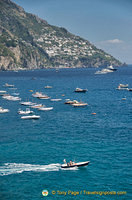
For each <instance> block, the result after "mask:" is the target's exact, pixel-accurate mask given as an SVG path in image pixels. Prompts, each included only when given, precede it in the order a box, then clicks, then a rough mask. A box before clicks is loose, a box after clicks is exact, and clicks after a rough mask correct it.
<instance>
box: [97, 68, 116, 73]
mask: <svg viewBox="0 0 132 200" xmlns="http://www.w3.org/2000/svg"><path fill="white" fill-rule="evenodd" d="M111 72H113V70H111V69H108V68H104V69H102V70H98V71H96V72H95V74H107V73H111Z"/></svg>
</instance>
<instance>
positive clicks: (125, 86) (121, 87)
mask: <svg viewBox="0 0 132 200" xmlns="http://www.w3.org/2000/svg"><path fill="white" fill-rule="evenodd" d="M116 89H117V90H129V89H128V84H119V85H118V87H117V88H116Z"/></svg>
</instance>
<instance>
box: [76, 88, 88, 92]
mask: <svg viewBox="0 0 132 200" xmlns="http://www.w3.org/2000/svg"><path fill="white" fill-rule="evenodd" d="M87 91H88V90H87V89H81V88H76V89H75V91H74V92H82V93H85V92H87Z"/></svg>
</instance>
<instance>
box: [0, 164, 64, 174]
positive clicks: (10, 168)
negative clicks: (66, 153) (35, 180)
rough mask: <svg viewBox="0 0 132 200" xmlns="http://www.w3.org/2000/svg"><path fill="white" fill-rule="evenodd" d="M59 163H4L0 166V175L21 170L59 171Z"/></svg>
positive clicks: (20, 171)
mask: <svg viewBox="0 0 132 200" xmlns="http://www.w3.org/2000/svg"><path fill="white" fill-rule="evenodd" d="M60 168H61V165H60V164H59V163H55V164H50V165H31V164H23V163H5V164H4V165H3V166H0V176H4V175H10V174H19V173H22V172H30V171H34V172H48V171H59V169H60Z"/></svg>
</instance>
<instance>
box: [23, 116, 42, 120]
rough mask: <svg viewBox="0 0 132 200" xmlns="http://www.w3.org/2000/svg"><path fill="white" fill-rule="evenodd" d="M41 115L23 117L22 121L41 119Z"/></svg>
mask: <svg viewBox="0 0 132 200" xmlns="http://www.w3.org/2000/svg"><path fill="white" fill-rule="evenodd" d="M39 118H40V116H39V115H28V116H22V117H21V119H39Z"/></svg>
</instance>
